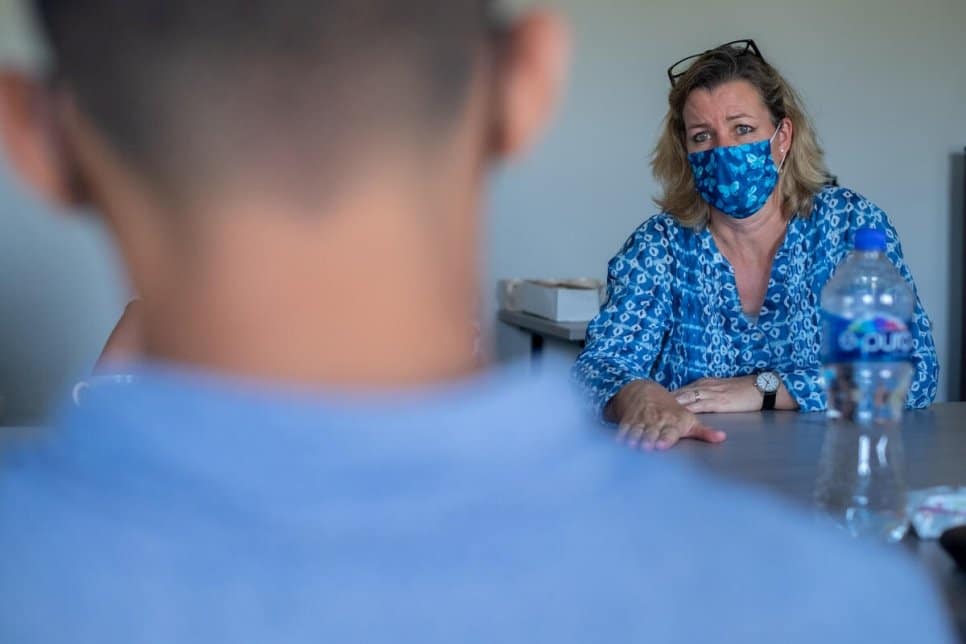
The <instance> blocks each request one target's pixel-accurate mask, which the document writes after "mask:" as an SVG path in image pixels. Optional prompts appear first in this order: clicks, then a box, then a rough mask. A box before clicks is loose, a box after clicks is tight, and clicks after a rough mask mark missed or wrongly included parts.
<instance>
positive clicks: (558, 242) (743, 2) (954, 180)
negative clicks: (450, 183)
mask: <svg viewBox="0 0 966 644" xmlns="http://www.w3.org/2000/svg"><path fill="white" fill-rule="evenodd" d="M517 4H518V5H519V4H526V3H525V2H521V3H517ZM543 4H550V5H553V6H558V7H560V8H562V9H563V10H565V11H566V12H567V13H568V14H569V15H570V16H571V18H572V20H573V22H574V23H575V25H576V32H577V49H576V61H575V62H576V66H575V68H574V74H573V78H572V82H571V87H570V95H569V97H568V99H567V101H566V104H565V106H564V108H563V111H562V114H561V115H560V118H559V120H558V122H557V124H556V126H555V128H554V129H553V131H552V132H551V134H550V136H549V140H548V141H547V142H546V144H545V145H544V146H543V147H542V148H541V149H540V150H539V151H537V153H536V154H534V155H533V156H532V157H531V158H530V159H529V160H527V161H526V162H524V163H523V164H521V165H520V166H518V167H516V168H514V169H513V170H512V171H511V172H505V173H503V174H502V175H501V177H500V179H499V181H498V185H497V191H496V195H495V199H494V209H493V210H494V212H493V215H492V218H491V221H490V233H489V234H490V240H489V242H490V243H489V255H488V260H489V267H488V272H489V281H488V287H487V289H488V294H489V292H490V291H493V290H494V289H493V288H492V286H490V285H492V284H493V283H494V281H495V280H496V279H497V278H501V277H508V276H554V277H566V276H576V275H588V276H595V277H600V278H603V277H604V275H605V272H606V262H607V260H608V259H609V258H610V257H611V255H613V253H614V252H616V250H617V249H618V248H619V247H620V245H621V244H622V243H623V242H624V240H625V239H626V238H627V236H628V235H629V234H630V233H631V232H632V230H633V229H634V228H635V227H636V226H637V225H638V224H639V223H640V222H641V221H643V220H644V219H646V218H647V217H648V216H650V215H652V214H654V212H655V207H654V206H653V205H652V203H651V201H650V198H651V197H652V196H653V195H654V194H655V193H656V191H657V186H656V184H655V182H654V181H653V179H652V178H651V174H650V169H649V167H648V160H649V153H650V151H651V149H652V147H653V145H654V142H655V139H656V133H657V130H658V127H659V124H660V122H661V119H662V118H663V116H664V113H665V109H666V101H667V90H668V81H667V76H666V73H665V70H666V69H667V67H668V66H669V65H670V64H671V63H673V62H675V61H677V60H679V59H680V58H683V57H685V56H687V55H689V54H692V53H697V52H700V51H703V50H704V49H707V48H709V47H712V46H715V45H717V44H720V43H723V42H727V41H730V40H735V39H738V38H746V37H751V38H754V39H755V40H756V42H757V43H758V44H759V46H760V47H761V49H762V53H763V55H764V57H765V59H766V60H768V61H769V62H771V63H773V64H774V65H776V66H777V67H778V68H779V69H780V70H781V71H782V72H783V73H784V74H785V76H786V77H787V78H788V79H789V80H790V81H791V82H792V84H793V85H794V86H795V87H796V88H797V89H798V90H799V91H800V93H801V94H803V96H804V98H805V101H806V104H807V107H808V108H809V109H810V112H811V114H812V116H813V117H814V119H815V122H816V125H817V127H818V131H819V134H820V136H821V137H822V140H823V142H824V144H825V148H826V151H827V155H828V164H829V166H830V168H831V169H832V171H833V172H834V173H835V174H837V175H838V176H839V179H840V181H841V182H842V183H843V185H846V186H848V187H851V188H853V189H855V190H858V191H859V192H861V193H863V194H865V195H866V196H868V197H869V198H870V199H872V200H873V201H875V202H877V203H878V204H879V205H880V206H882V207H883V208H884V209H885V210H886V212H888V213H889V214H890V216H891V217H892V219H893V221H894V223H895V225H896V227H897V228H898V230H899V233H900V236H901V238H902V241H903V243H904V246H905V253H906V259H907V261H908V262H909V264H910V266H911V268H912V271H913V274H914V275H915V277H916V279H917V282H918V286H919V289H920V292H921V295H922V299H923V301H924V303H925V306H926V309H927V311H928V312H929V313H930V315H931V317H932V319H933V321H934V322H935V325H936V342H937V344H938V346H939V349H940V357H941V359H942V362H943V366H944V368H945V371H944V386H946V385H948V384H949V378H948V376H949V375H950V373H951V371H953V370H954V367H955V366H956V365H958V363H959V355H960V352H961V349H960V346H959V342H958V336H959V332H960V326H961V322H960V320H959V314H960V305H961V302H960V300H961V293H962V291H961V288H960V286H959V285H960V283H959V281H958V280H955V281H954V280H951V278H950V275H951V272H952V271H953V270H954V269H956V270H960V266H961V264H960V262H961V261H962V249H961V248H959V247H958V246H956V247H954V246H953V242H952V240H951V233H953V232H958V233H959V235H960V237H959V238H961V230H962V228H961V224H960V223H958V221H959V219H961V218H962V212H963V208H962V183H963V178H962V177H963V173H964V168H963V162H962V153H963V147H964V146H966V71H964V69H966V38H964V37H963V33H964V32H966V2H964V1H963V0H919V1H918V2H915V3H910V2H904V1H902V2H900V1H898V0H848V1H847V2H842V0H809V1H807V2H806V1H802V0H799V1H796V2H789V1H782V0H732V1H730V2H720V1H718V0H665V1H661V2H643V1H641V0H595V1H593V2H590V1H588V0H556V1H554V2H549V3H543ZM954 171H955V172H956V173H957V174H956V176H955V177H954V176H953V175H954ZM954 218H956V219H954ZM954 222H956V223H955V224H954ZM951 248H954V249H955V256H953V253H951ZM954 289H955V291H954ZM490 306H493V302H492V298H490ZM951 318H953V319H951ZM953 325H955V326H953ZM496 329H497V334H496V337H497V344H498V346H497V349H498V354H499V355H501V356H503V357H506V356H508V355H515V354H519V353H521V352H523V351H525V348H526V345H525V343H524V342H523V341H522V337H521V336H520V335H519V334H515V333H512V332H509V331H508V330H507V329H505V328H502V327H501V325H497V326H496Z"/></svg>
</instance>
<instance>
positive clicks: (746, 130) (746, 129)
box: [735, 125, 755, 136]
mask: <svg viewBox="0 0 966 644" xmlns="http://www.w3.org/2000/svg"><path fill="white" fill-rule="evenodd" d="M735 131H736V132H737V133H738V136H744V135H746V134H751V133H752V132H754V131H755V128H753V127H751V126H750V125H739V126H738V127H736V128H735Z"/></svg>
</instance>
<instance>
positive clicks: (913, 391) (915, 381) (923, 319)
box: [846, 197, 939, 409]
mask: <svg viewBox="0 0 966 644" xmlns="http://www.w3.org/2000/svg"><path fill="white" fill-rule="evenodd" d="M854 213H855V214H854V217H853V219H854V224H855V225H854V226H853V227H852V230H851V231H850V232H851V233H852V234H853V235H854V233H855V231H856V230H858V229H859V228H877V229H880V230H883V231H885V233H886V240H887V248H886V255H887V256H888V258H889V260H890V261H891V262H892V264H893V265H894V266H895V267H896V269H897V270H898V271H899V273H900V274H901V275H902V277H903V278H904V279H905V280H906V282H908V283H909V285H910V286H912V288H913V292H914V293H915V295H916V309H915V312H914V314H913V319H912V326H911V328H910V329H909V330H910V331H911V332H912V341H913V342H912V365H913V369H914V371H913V375H912V382H911V384H910V386H909V395H908V396H907V398H906V407H908V408H910V409H924V408H926V407H928V406H929V405H931V404H932V403H933V401H934V400H935V399H936V393H937V391H938V389H939V358H938V355H937V353H936V344H935V343H934V342H933V338H932V322H931V321H930V319H929V316H928V315H926V311H925V309H924V308H923V306H922V301H921V300H920V299H919V290H918V289H917V288H916V283H915V280H913V278H912V272H911V271H910V270H909V267H908V266H907V265H906V262H905V260H904V259H903V256H902V245H901V244H900V243H899V235H898V234H897V233H896V230H895V228H894V227H893V225H892V223H891V222H890V221H889V217H888V216H887V215H886V214H885V212H883V210H882V209H881V208H879V207H878V206H876V205H875V204H873V203H872V202H870V201H868V200H867V199H864V198H861V197H859V198H858V199H857V202H856V203H855V211H854ZM846 241H847V242H848V243H849V247H851V244H852V241H853V240H852V239H849V240H846Z"/></svg>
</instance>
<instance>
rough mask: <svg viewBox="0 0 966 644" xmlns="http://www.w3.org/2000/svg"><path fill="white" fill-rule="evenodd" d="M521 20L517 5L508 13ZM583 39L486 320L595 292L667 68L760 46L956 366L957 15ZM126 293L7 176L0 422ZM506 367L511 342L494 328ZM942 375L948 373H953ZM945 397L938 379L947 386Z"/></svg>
mask: <svg viewBox="0 0 966 644" xmlns="http://www.w3.org/2000/svg"><path fill="white" fill-rule="evenodd" d="M517 4H525V2H524V3H517ZM548 4H556V5H559V6H560V7H562V8H564V9H565V10H566V11H567V12H568V13H569V14H570V16H571V17H572V19H573V22H574V23H575V25H576V34H577V52H576V54H577V55H576V61H575V63H576V65H575V70H574V75H573V78H572V82H571V85H570V91H569V96H568V98H567V101H566V104H565V106H564V108H563V110H562V113H561V114H560V118H559V119H558V121H557V124H556V126H555V127H554V129H553V130H552V132H551V133H550V136H549V138H548V140H547V141H546V143H545V145H543V146H542V147H541V148H540V149H539V150H538V151H537V152H536V153H535V154H534V155H532V156H531V157H530V158H529V159H528V160H526V161H525V162H523V163H520V164H518V165H516V166H514V167H512V168H509V169H507V170H505V171H502V172H501V173H500V174H499V175H498V176H497V177H496V190H495V193H494V197H493V202H492V209H491V210H492V216H491V218H490V221H489V224H488V225H489V229H488V234H489V238H488V246H487V248H488V253H487V268H486V274H487V279H486V284H485V287H486V290H485V295H486V304H487V311H488V314H492V313H493V310H494V307H495V304H494V297H493V294H494V291H495V283H496V279H498V278H500V277H507V276H561V277H563V276H573V275H590V276H596V277H603V276H604V271H605V266H606V262H607V260H608V259H609V257H610V256H611V255H612V254H613V253H614V251H616V249H617V248H618V247H619V246H620V244H621V243H622V242H623V241H624V239H625V238H626V237H627V235H628V234H629V233H630V232H631V230H633V228H634V227H635V226H637V225H638V224H639V223H640V222H641V221H642V220H643V219H645V218H646V217H648V216H649V215H651V214H653V212H654V207H653V206H652V205H651V203H650V198H651V196H652V195H653V194H654V193H655V191H656V186H655V184H654V182H653V180H652V179H651V176H650V171H649V168H648V155H649V152H650V149H651V148H652V146H653V143H654V140H655V134H656V132H657V129H658V126H659V123H660V121H661V118H662V117H663V115H664V105H665V100H666V91H667V80H666V77H665V74H664V71H665V69H666V67H667V66H668V64H669V63H670V62H673V61H675V60H677V59H678V58H681V57H683V56H685V55H687V54H690V53H694V52H697V51H700V50H703V49H705V48H707V47H708V46H712V45H715V44H718V43H721V42H724V41H727V40H732V39H734V38H740V37H753V38H755V39H756V40H757V41H758V43H759V44H760V45H761V47H762V49H763V52H764V54H765V56H766V58H767V59H768V60H769V61H771V62H773V63H775V64H776V65H778V66H779V68H780V69H781V70H782V71H783V72H784V73H785V74H786V75H787V76H788V77H789V79H790V80H791V81H792V82H793V84H795V85H796V86H797V87H798V89H799V90H800V91H801V93H802V94H803V95H804V96H805V99H806V102H807V103H808V105H809V106H810V108H811V112H812V114H813V116H814V117H815V120H816V123H817V125H818V129H819V132H820V134H821V135H822V137H823V140H824V142H825V146H826V149H827V151H828V157H829V164H830V166H831V167H832V169H833V170H834V172H835V173H837V174H838V175H839V177H840V179H841V180H842V182H843V183H844V184H845V185H848V186H850V187H852V188H855V189H856V190H859V191H860V192H862V193H864V194H866V195H867V196H868V197H870V198H871V199H873V200H874V201H876V202H878V203H879V204H880V205H881V206H882V207H883V208H885V209H886V210H887V211H888V212H889V213H890V214H891V216H892V218H893V220H894V222H895V224H896V226H897V228H898V229H899V232H900V234H901V235H902V238H903V241H904V243H905V247H906V256H907V259H908V261H909V264H910V265H911V267H912V269H913V272H914V274H915V275H916V277H917V280H918V282H919V287H920V291H921V294H922V297H923V300H924V302H925V304H926V307H927V309H928V311H929V312H930V314H931V315H932V317H933V320H934V321H935V322H936V327H937V333H936V340H937V342H938V344H939V347H940V350H941V351H942V352H943V353H942V355H943V357H945V358H946V359H945V360H944V365H946V366H951V365H952V364H953V362H954V361H953V360H951V359H950V358H951V357H953V356H955V358H956V359H955V362H956V363H958V356H959V351H960V347H959V342H958V341H956V340H955V338H958V335H959V329H960V325H961V323H960V320H959V318H958V316H959V315H960V307H961V302H960V299H961V298H960V295H959V292H956V294H955V296H954V295H953V293H952V289H953V288H955V287H958V286H959V282H958V281H954V280H953V279H952V278H951V277H950V275H951V270H952V268H953V266H954V265H955V266H956V267H957V268H958V266H959V262H961V258H962V249H961V248H959V247H958V246H955V245H954V243H953V241H952V235H951V233H953V232H956V231H961V230H962V228H961V223H959V222H958V220H955V223H954V217H955V216H957V215H958V213H961V212H962V207H961V205H959V206H958V209H956V208H955V206H956V205H957V204H961V200H962V194H961V192H962V191H961V189H960V188H959V184H960V183H961V178H956V179H955V180H954V173H955V172H958V173H959V176H961V174H962V172H963V171H964V164H963V161H962V158H961V155H962V149H963V146H964V145H966V73H963V71H962V68H963V65H964V64H966V39H963V37H962V33H963V32H964V30H966V2H963V0H919V1H918V2H916V3H907V2H897V1H889V0H849V1H848V2H842V1H841V0H810V1H809V2H802V1H798V2H788V1H780V0H755V1H744V2H742V1H732V2H719V1H718V0H666V1H661V2H654V1H652V2H644V1H642V0H580V1H578V0H557V1H556V2H550V3H548ZM17 8H18V7H17V3H16V0H0V56H2V57H3V58H4V59H5V60H8V61H9V60H12V59H14V60H21V59H25V60H29V59H30V58H31V54H32V52H30V51H29V50H30V49H31V47H30V42H29V41H28V39H26V38H25V36H24V31H23V28H22V26H21V25H20V24H19V20H18V16H17V15H16V14H17ZM124 299H125V287H124V285H123V280H122V278H121V277H120V273H119V271H118V270H117V265H116V259H115V257H114V254H113V252H112V250H111V247H110V244H109V241H108V240H107V239H106V237H105V236H104V234H103V231H101V230H100V229H99V227H98V226H97V225H96V224H95V223H94V222H93V221H92V220H90V219H84V218H80V217H74V218H67V217H63V216H60V215H53V214H51V213H50V212H48V211H47V209H46V208H44V207H43V206H41V205H40V204H38V203H37V202H36V201H35V200H34V199H33V198H32V197H30V196H28V195H27V194H26V192H25V191H23V190H22V189H20V188H18V187H17V186H16V185H15V184H14V183H13V182H12V181H11V180H10V179H9V177H7V176H6V173H5V169H4V168H3V167H2V165H0V394H6V396H7V399H8V401H7V408H8V409H7V412H8V413H7V417H6V419H5V420H6V421H7V422H10V421H16V420H21V419H25V418H31V417H36V416H37V415H38V414H39V413H40V410H42V409H43V407H44V405H45V404H46V402H47V401H48V400H49V399H50V397H51V396H52V395H53V393H54V392H56V391H58V390H59V389H60V388H61V387H62V386H63V384H64V383H67V382H69V381H70V380H71V379H72V378H73V377H75V376H76V375H77V374H79V373H83V372H84V371H85V370H86V369H88V368H89V366H90V364H91V363H92V361H93V359H94V358H95V357H96V355H97V353H98V351H99V350H100V347H101V345H102V343H103V341H104V339H105V338H106V336H107V334H108V332H109V330H110V327H111V325H112V323H113V322H114V321H115V319H116V317H117V315H118V314H119V313H120V311H121V309H122V307H123V302H124ZM488 330H489V331H490V332H491V333H492V334H493V335H494V337H495V341H496V345H497V346H496V351H497V353H498V355H500V356H501V357H504V358H506V357H513V356H516V355H520V354H521V353H522V352H523V351H525V347H526V344H525V342H524V341H523V338H522V337H521V336H520V335H519V334H515V333H513V332H511V331H510V330H508V329H504V328H502V327H501V326H500V325H497V324H495V323H494V324H493V325H492V326H491V327H490V328H489V329H488ZM946 374H949V369H947V370H946ZM945 382H946V383H947V384H948V383H949V380H948V378H947V379H946V380H945Z"/></svg>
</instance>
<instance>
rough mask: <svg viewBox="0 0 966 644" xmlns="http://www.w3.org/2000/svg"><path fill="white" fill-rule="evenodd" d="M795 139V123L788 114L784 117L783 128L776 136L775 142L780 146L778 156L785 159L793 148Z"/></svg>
mask: <svg viewBox="0 0 966 644" xmlns="http://www.w3.org/2000/svg"><path fill="white" fill-rule="evenodd" d="M794 140H795V125H794V124H793V123H792V120H791V119H790V118H788V117H787V116H786V117H785V118H784V119H782V122H781V130H779V132H778V136H777V137H775V144H776V145H777V146H778V154H777V157H778V158H779V159H781V160H783V161H784V159H785V158H786V157H787V156H788V153H789V151H790V150H791V149H792V142H793V141H794Z"/></svg>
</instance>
